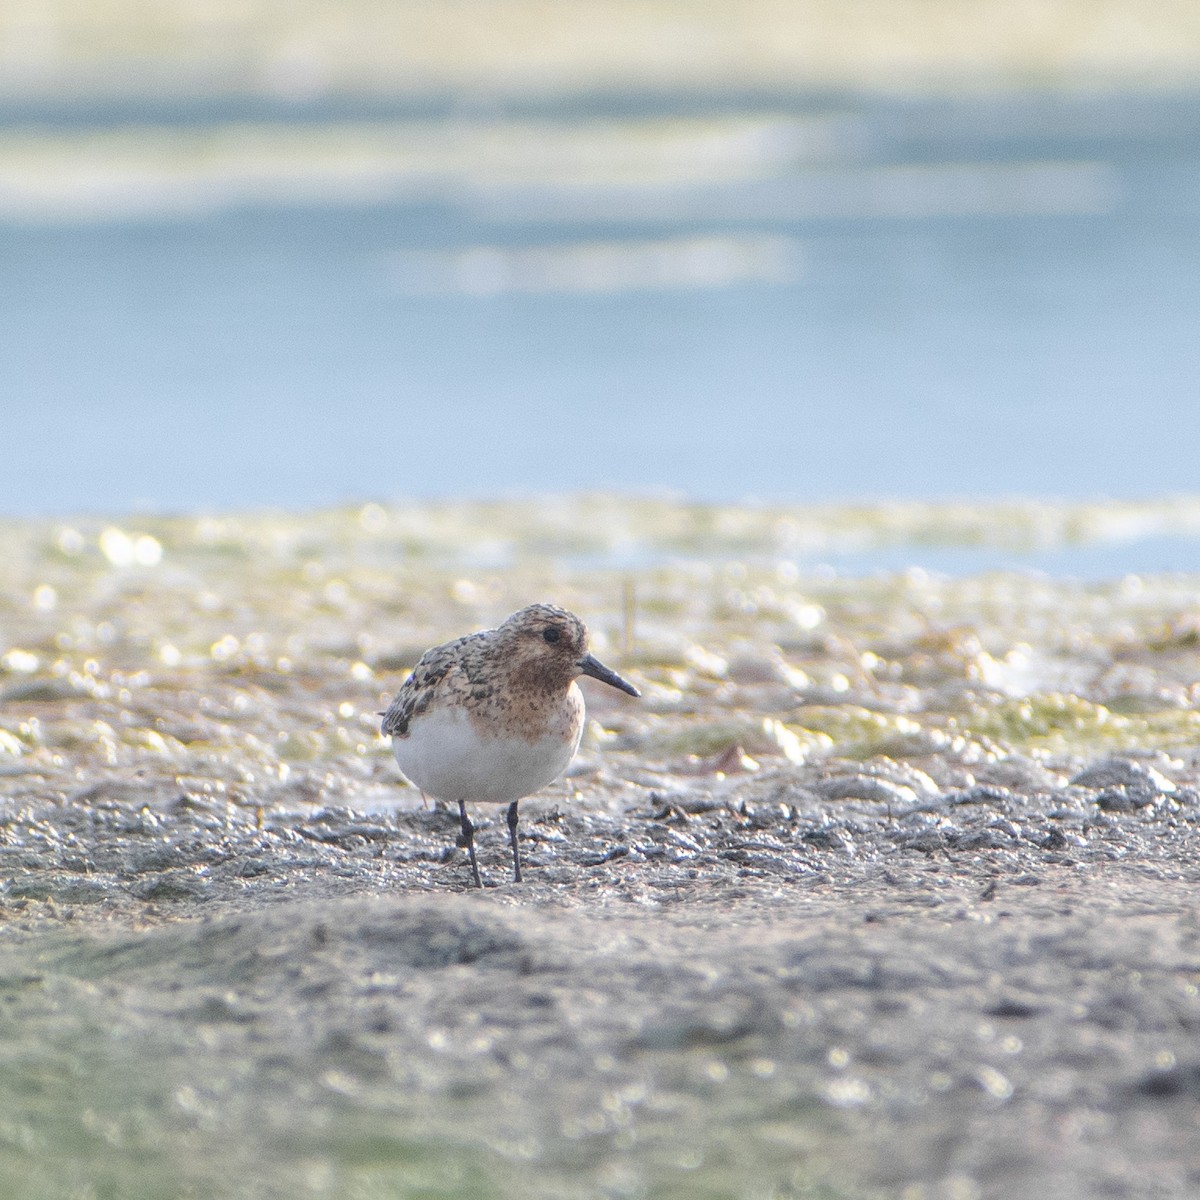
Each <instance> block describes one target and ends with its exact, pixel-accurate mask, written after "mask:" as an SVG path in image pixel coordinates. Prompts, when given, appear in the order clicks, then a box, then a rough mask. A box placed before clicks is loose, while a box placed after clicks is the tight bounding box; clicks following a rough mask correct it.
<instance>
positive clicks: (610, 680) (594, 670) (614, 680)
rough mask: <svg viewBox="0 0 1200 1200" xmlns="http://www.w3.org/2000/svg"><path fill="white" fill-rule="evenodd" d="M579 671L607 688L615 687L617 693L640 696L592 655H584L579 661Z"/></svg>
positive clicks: (632, 687)
mask: <svg viewBox="0 0 1200 1200" xmlns="http://www.w3.org/2000/svg"><path fill="white" fill-rule="evenodd" d="M579 669H580V670H581V671H582V672H583V673H584V674H585V675H590V676H591V677H592V678H593V679H598V680H600V682H601V683H607V684H608V686H609V687H615V688H616V689H617V690H618V691H619V692H625V693H626V694H628V695H630V696H640V695H641V694H642V693H641V692H639V691H638V690H637V688H635V687H634V686H633V684H632V683H630V682H629V681H628V680H627V679H622V678H621V677H620V675H618V674H617V673H616V671H610V670H609V669H608V667H606V666H605V665H604V664H603V663H602V662H601V661H600V660H599V659H598V658H597V657H596V656H595V655H594V654H585V655H584V656H583V657H582V658H581V659H580V660H579Z"/></svg>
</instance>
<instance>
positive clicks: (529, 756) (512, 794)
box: [392, 684, 583, 804]
mask: <svg viewBox="0 0 1200 1200" xmlns="http://www.w3.org/2000/svg"><path fill="white" fill-rule="evenodd" d="M582 716H583V697H582V695H581V694H580V692H579V689H578V688H577V687H575V685H574V684H572V685H571V694H570V696H569V705H568V707H567V710H566V711H564V713H563V717H564V719H563V720H561V721H555V722H553V723H551V724H550V725H549V726H547V728H546V730H545V731H544V732H542V733H541V734H540V735H539V736H537V737H535V738H532V739H530V738H527V737H522V736H514V735H513V734H511V733H506V732H498V733H495V734H493V733H491V732H486V731H481V730H480V727H479V725H478V724H477V723H476V722H474V721H472V720H471V716H470V714H469V712H468V711H467V709H466V708H465V707H463V706H462V705H458V704H446V705H436V706H433V707H431V708H430V709H428V710H427V711H426V712H423V713H421V714H420V716H419V717H417V718H416V719H415V720H414V721H413V722H412V725H411V727H410V729H409V732H408V735H407V736H406V737H393V738H392V753H393V754H395V756H396V762H397V763H398V764H399V766H400V770H401V771H403V772H404V774H405V776H406V777H407V779H408V780H409V781H410V782H411V783H413V784H415V785H416V786H417V787H419V788H420V789H421V791H423V792H424V793H425V794H426V795H427V796H432V797H434V798H435V799H438V800H447V801H450V802H455V801H458V800H467V801H478V802H482V803H493V804H510V803H511V802H512V801H514V800H520V799H521V797H522V796H528V795H529V794H530V793H532V792H536V791H537V790H538V789H539V788H543V787H545V786H546V784H548V783H551V782H553V781H554V780H555V779H557V778H558V777H559V776H560V775H561V774H562V773H563V772H564V771H565V770H566V769H567V767H568V765H569V764H570V762H571V759H572V758H574V756H575V751H576V750H577V749H578V748H579V739H580V736H581V734H582V731H583V720H582Z"/></svg>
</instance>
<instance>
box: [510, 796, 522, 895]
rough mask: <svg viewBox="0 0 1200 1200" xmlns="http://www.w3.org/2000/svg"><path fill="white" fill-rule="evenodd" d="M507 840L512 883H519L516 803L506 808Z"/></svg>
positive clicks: (519, 852) (519, 857)
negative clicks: (511, 859) (510, 857)
mask: <svg viewBox="0 0 1200 1200" xmlns="http://www.w3.org/2000/svg"><path fill="white" fill-rule="evenodd" d="M508 840H509V841H510V842H511V843H512V852H513V882H514V883H520V882H521V851H520V849H519V848H518V846H517V802H516V801H515V800H514V801H513V802H512V803H511V804H510V805H509V806H508Z"/></svg>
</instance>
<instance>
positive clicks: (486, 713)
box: [383, 604, 641, 887]
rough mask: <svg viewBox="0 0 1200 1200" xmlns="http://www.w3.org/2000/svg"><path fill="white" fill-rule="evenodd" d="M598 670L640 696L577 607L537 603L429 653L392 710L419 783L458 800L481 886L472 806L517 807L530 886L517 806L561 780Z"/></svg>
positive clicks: (516, 864) (517, 856) (512, 832)
mask: <svg viewBox="0 0 1200 1200" xmlns="http://www.w3.org/2000/svg"><path fill="white" fill-rule="evenodd" d="M581 675H588V676H590V677H591V678H592V679H598V680H600V681H601V682H602V683H607V684H608V685H609V686H610V687H614V688H617V689H619V690H620V691H622V692H626V693H627V694H628V695H630V696H639V695H641V693H640V692H639V691H638V690H637V688H635V687H634V686H633V684H631V683H629V682H628V681H627V680H625V679H622V678H621V676H620V675H618V674H617V673H616V671H613V670H610V669H609V668H608V667H606V666H605V665H604V664H603V663H602V662H600V661H599V660H598V659H597V658H596V657H595V655H593V654H592V653H591V652H590V651H589V650H588V632H587V627H586V626H585V625H584V623H583V622H582V621H581V620H580V619H579V618H578V617H577V616H576V615H575V614H574V613H572V612H568V611H567V610H566V609H565V608H559V607H557V606H556V605H553V604H531V605H529V606H528V607H527V608H523V609H521V610H520V612H515V613H513V614H512V616H511V617H509V618H507V620H505V621H504V623H503V624H501V625H499V626H498V627H497V628H495V629H486V630H484V631H483V632H481V633H472V634H469V635H468V636H466V637H461V638H457V639H455V640H454V641H452V642H446V643H445V644H444V645H441V646H434V647H433V648H432V649H431V650H426V651H425V653H424V654H422V655H421V658H420V660H419V661H418V662H417V665H416V666H415V667H414V668H413V672H412V674H411V675H410V676H409V677H408V678H407V679H406V680H405V681H404V684H403V686H402V687H401V688H400V691H399V692H397V693H396V698H395V699H394V700H393V701H392V703H391V705H390V706H389V707H388V710H387V712H386V713H384V715H383V734H384V736H385V737H386V736H390V737H391V739H392V752H393V753H394V754H395V756H396V762H397V763H399V765H400V770H401V771H403V772H404V775H405V777H406V778H407V779H408V780H409V782H410V783H413V784H415V785H416V786H417V787H419V788H420V789H421V791H423V792H424V793H425V794H426V795H427V796H432V797H433V798H434V799H437V800H444V801H446V802H447V803H453V804H457V805H458V812H459V817H460V819H461V821H462V837H463V842H464V843H465V844H466V847H467V853H468V854H469V855H470V858H471V873H472V875H473V876H474V879H475V886H476V887H483V881H482V879H481V878H480V876H479V864H478V862H477V861H476V858H475V827H474V825H472V824H471V819H470V817H469V816H468V815H467V804H468V803H473V804H507V805H508V836H509V842H510V843H511V845H512V860H513V879H514V880H515V881H516V882H517V883H520V882H521V852H520V849H519V847H518V844H517V821H518V815H517V803H518V802H519V801H520V800H521V798H522V797H524V796H528V795H530V794H531V793H532V792H536V791H537V790H538V789H539V788H543V787H545V786H546V784H548V783H551V782H553V781H554V780H555V779H557V778H558V777H559V776H560V775H561V774H562V773H563V772H564V771H565V770H566V769H567V767H568V765H569V764H570V762H571V759H572V758H574V757H575V751H576V750H577V749H578V748H579V739H580V737H581V736H582V734H583V720H584V704H583V693H582V692H580V690H579V687H578V686H577V684H576V683H575V681H576V680H577V679H578V678H579V676H581Z"/></svg>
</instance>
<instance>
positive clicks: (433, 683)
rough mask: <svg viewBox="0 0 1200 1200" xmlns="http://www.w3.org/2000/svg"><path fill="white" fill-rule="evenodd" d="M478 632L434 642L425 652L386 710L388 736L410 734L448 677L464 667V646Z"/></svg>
mask: <svg viewBox="0 0 1200 1200" xmlns="http://www.w3.org/2000/svg"><path fill="white" fill-rule="evenodd" d="M478 636H479V635H478V634H470V635H468V636H467V637H463V638H458V639H457V640H456V641H453V642H447V643H446V644H445V645H444V646H434V647H433V649H432V650H426V651H425V653H424V654H422V655H421V657H420V658H419V659H418V660H417V665H416V666H415V667H413V670H412V674H411V675H410V676H409V677H408V678H407V679H406V680H405V681H404V683H403V684H402V685H401V687H400V690H399V691H398V692H397V693H396V698H395V699H394V700H393V701H392V702H391V704H389V705H388V708H387V712H385V713H384V714H383V725H382V726H381V730H382V733H383V735H384V736H385V737H388V736H391V737H407V736H408V727H409V725H410V724H411V723H412V719H413V717H416V716H420V714H421V713H423V712H424V711H425V710H426V709H427V708H428V707H429V706H430V704H432V703H433V701H434V698H435V697H436V696H437V694H438V692H439V691H440V690H441V689H442V687H443V686H444V685H445V682H446V680H447V679H448V678H451V677H453V676H454V675H457V674H460V673H462V672H463V671H464V660H463V647H464V645H465V644H466V643H467V642H470V641H472V640H473V639H474V638H476V637H478Z"/></svg>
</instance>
